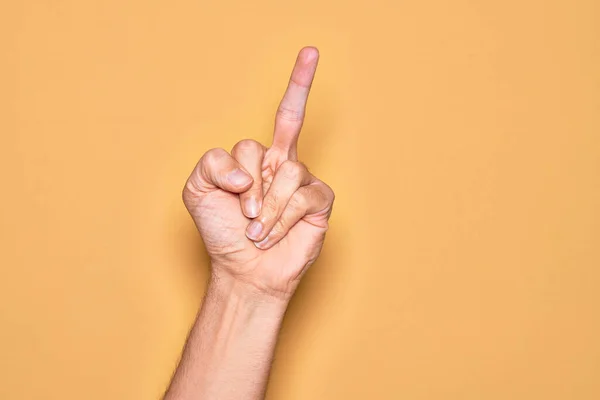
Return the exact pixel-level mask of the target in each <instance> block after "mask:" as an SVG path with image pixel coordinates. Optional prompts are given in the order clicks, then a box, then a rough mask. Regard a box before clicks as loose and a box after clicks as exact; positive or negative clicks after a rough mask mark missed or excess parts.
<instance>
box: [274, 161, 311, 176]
mask: <svg viewBox="0 0 600 400" xmlns="http://www.w3.org/2000/svg"><path fill="white" fill-rule="evenodd" d="M279 169H280V170H281V173H282V174H283V176H284V177H285V178H287V179H289V180H292V181H299V180H301V179H302V175H303V174H304V170H305V167H304V166H303V165H302V164H301V163H299V162H297V161H291V160H286V161H284V162H283V164H281V166H280V167H279Z"/></svg>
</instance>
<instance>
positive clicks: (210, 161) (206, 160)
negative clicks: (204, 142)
mask: <svg viewBox="0 0 600 400" xmlns="http://www.w3.org/2000/svg"><path fill="white" fill-rule="evenodd" d="M226 154H227V151H225V149H222V148H220V147H217V148H214V149H210V150H208V151H207V152H206V153H204V155H203V156H202V159H201V162H202V164H203V165H208V166H213V165H215V164H217V163H218V162H219V160H221V159H222V158H223V157H224V156H225V155H226Z"/></svg>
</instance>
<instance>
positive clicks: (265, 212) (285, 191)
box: [246, 160, 313, 241]
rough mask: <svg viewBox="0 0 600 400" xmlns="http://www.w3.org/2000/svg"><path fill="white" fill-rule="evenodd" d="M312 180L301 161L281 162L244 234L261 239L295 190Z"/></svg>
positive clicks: (257, 239)
mask: <svg viewBox="0 0 600 400" xmlns="http://www.w3.org/2000/svg"><path fill="white" fill-rule="evenodd" d="M312 180H313V177H312V175H311V174H310V173H309V172H308V169H306V167H305V166H304V165H303V164H302V163H299V162H297V161H289V160H288V161H285V162H284V163H283V164H281V166H280V167H279V169H278V170H277V171H276V172H275V176H274V178H273V182H272V183H271V185H270V186H269V190H268V191H267V193H266V194H265V196H264V198H263V204H262V208H261V211H260V215H259V216H258V217H257V218H255V219H254V221H252V222H251V223H250V224H249V225H248V228H247V229H246V236H248V238H249V239H251V240H253V241H261V240H263V239H264V238H265V237H266V236H267V234H268V233H269V232H270V231H271V229H273V226H274V225H275V223H276V222H277V220H278V219H279V217H280V216H281V214H282V213H283V211H284V210H285V207H286V206H287V204H288V202H289V200H290V199H291V198H292V196H293V194H294V193H295V192H296V190H298V188H300V187H301V186H305V185H308V184H310V183H311V182H312Z"/></svg>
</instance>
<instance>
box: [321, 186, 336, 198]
mask: <svg viewBox="0 0 600 400" xmlns="http://www.w3.org/2000/svg"><path fill="white" fill-rule="evenodd" d="M323 187H324V188H325V195H326V197H327V200H328V201H329V202H330V203H333V202H334V201H335V192H334V191H333V189H332V188H331V186H329V185H328V184H326V183H325V182H323Z"/></svg>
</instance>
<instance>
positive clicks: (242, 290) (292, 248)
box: [165, 47, 334, 399]
mask: <svg viewBox="0 0 600 400" xmlns="http://www.w3.org/2000/svg"><path fill="white" fill-rule="evenodd" d="M318 58H319V53H318V51H317V49H316V48H313V47H305V48H303V49H302V50H301V51H300V53H299V54H298V58H297V59H296V63H295V65H294V69H293V71H292V74H291V77H290V81H289V84H288V87H287V90H286V92H285V95H284V97H283V99H282V100H281V103H280V105H279V108H278V110H277V113H276V118H275V131H274V135H273V143H272V145H271V147H269V148H266V147H265V146H263V145H262V144H260V143H258V142H256V141H254V140H250V139H246V140H242V141H240V142H239V143H237V144H236V145H235V146H234V147H233V149H232V150H231V152H227V151H226V150H224V149H212V150H209V151H207V152H206V153H205V154H204V155H203V156H202V158H201V159H200V161H199V162H198V164H197V165H196V167H195V168H194V170H193V171H192V173H191V175H190V177H189V178H188V180H187V182H186V184H185V187H184V190H183V200H184V203H185V205H186V207H187V209H188V211H189V213H190V215H191V216H192V218H193V220H194V223H195V224H196V226H197V228H198V230H199V232H200V234H201V236H202V239H203V241H204V244H205V246H206V250H207V252H208V254H209V256H210V259H211V265H212V269H211V279H210V283H209V286H208V289H207V294H206V297H205V299H204V302H203V305H202V308H201V310H200V312H199V314H198V318H197V320H196V322H195V324H194V327H193V328H192V330H191V332H190V336H189V338H188V341H187V343H186V347H185V349H184V352H183V355H182V358H181V361H180V363H179V366H178V368H177V371H176V372H175V375H174V377H173V381H172V383H171V386H170V387H169V390H168V391H167V393H166V395H165V398H166V399H260V398H263V397H264V394H265V390H266V383H267V379H268V373H269V369H270V365H271V362H272V357H273V351H274V347H275V343H276V339H277V334H278V332H279V327H280V325H281V320H282V319H283V315H284V314H285V310H286V308H287V304H288V302H289V300H290V298H291V297H292V295H293V294H294V291H295V290H296V287H297V286H298V283H299V282H300V279H301V277H302V276H303V274H304V273H305V272H306V270H307V269H308V267H309V266H310V265H311V264H312V263H313V262H314V261H315V260H316V259H317V257H318V256H319V253H320V251H321V247H322V246H323V241H324V239H325V233H326V231H327V229H328V219H329V216H330V215H331V210H332V206H333V200H334V193H333V191H332V190H331V188H330V187H329V186H327V185H326V184H325V183H323V182H322V181H320V180H319V179H317V178H316V177H314V176H313V175H312V174H311V173H310V172H309V171H308V169H307V168H306V167H305V166H304V164H302V163H300V162H299V161H298V151H297V143H298V137H299V135H300V130H301V128H302V123H303V121H304V114H305V109H306V102H307V98H308V94H309V91H310V87H311V84H312V81H313V77H314V74H315V71H316V68H317V63H318Z"/></svg>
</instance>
